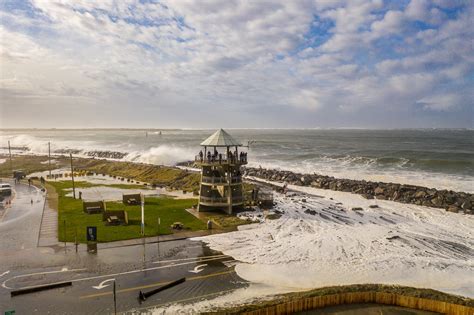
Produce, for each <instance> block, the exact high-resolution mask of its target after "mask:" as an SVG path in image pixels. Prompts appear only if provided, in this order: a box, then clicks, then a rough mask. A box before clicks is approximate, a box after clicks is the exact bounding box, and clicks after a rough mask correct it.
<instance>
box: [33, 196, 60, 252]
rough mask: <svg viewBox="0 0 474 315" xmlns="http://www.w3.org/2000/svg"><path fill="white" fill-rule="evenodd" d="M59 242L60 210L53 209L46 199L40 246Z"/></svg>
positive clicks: (39, 239)
mask: <svg viewBox="0 0 474 315" xmlns="http://www.w3.org/2000/svg"><path fill="white" fill-rule="evenodd" d="M57 244H58V212H57V211H55V210H53V209H51V207H50V206H49V203H48V201H47V200H46V201H45V203H44V207H43V217H42V219H41V228H40V233H39V238H38V247H43V246H54V245H57Z"/></svg>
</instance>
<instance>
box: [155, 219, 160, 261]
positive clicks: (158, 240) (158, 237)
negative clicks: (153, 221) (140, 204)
mask: <svg viewBox="0 0 474 315" xmlns="http://www.w3.org/2000/svg"><path fill="white" fill-rule="evenodd" d="M160 224H161V220H160V217H158V234H157V235H156V237H157V239H156V244H158V259H159V257H160Z"/></svg>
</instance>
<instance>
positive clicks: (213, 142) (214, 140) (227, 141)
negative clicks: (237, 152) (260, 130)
mask: <svg viewBox="0 0 474 315" xmlns="http://www.w3.org/2000/svg"><path fill="white" fill-rule="evenodd" d="M201 145H202V146H208V147H234V146H241V145H242V144H241V143H239V142H238V141H237V140H235V139H234V138H233V137H232V136H231V135H230V134H228V133H227V132H226V131H225V130H224V129H219V130H217V131H216V132H214V133H213V134H212V135H211V136H210V137H209V138H207V139H206V140H204V141H203V142H201Z"/></svg>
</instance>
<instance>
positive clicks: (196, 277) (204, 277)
mask: <svg viewBox="0 0 474 315" xmlns="http://www.w3.org/2000/svg"><path fill="white" fill-rule="evenodd" d="M230 273H235V271H234V270H229V271H222V272H216V273H211V274H208V275H203V276H195V277H190V278H186V281H195V280H201V279H207V278H212V277H217V276H222V275H227V274H230ZM171 282H173V281H165V282H156V283H152V284H147V285H142V286H138V287H132V288H127V289H122V290H118V291H117V293H125V292H130V291H136V290H142V289H148V288H153V287H158V286H162V285H166V284H169V283H171ZM107 295H112V291H107V292H102V293H96V294H89V295H83V296H80V297H79V299H90V298H96V297H101V296H107Z"/></svg>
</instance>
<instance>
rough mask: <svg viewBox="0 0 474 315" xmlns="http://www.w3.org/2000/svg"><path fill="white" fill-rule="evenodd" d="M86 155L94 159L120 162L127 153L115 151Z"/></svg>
mask: <svg viewBox="0 0 474 315" xmlns="http://www.w3.org/2000/svg"><path fill="white" fill-rule="evenodd" d="M86 155H87V156H90V157H95V158H102V159H116V160H120V159H123V158H124V157H125V156H127V153H123V152H116V151H89V152H87V153H86Z"/></svg>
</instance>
